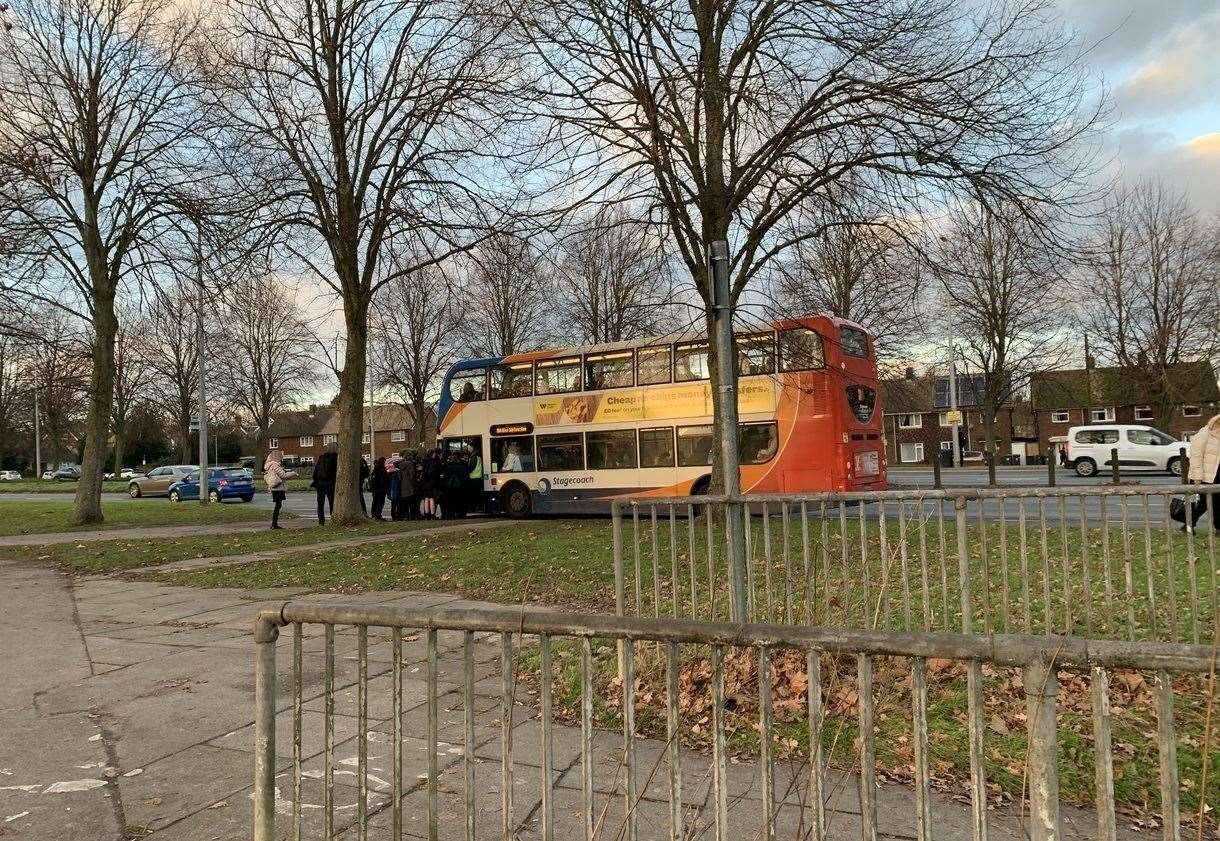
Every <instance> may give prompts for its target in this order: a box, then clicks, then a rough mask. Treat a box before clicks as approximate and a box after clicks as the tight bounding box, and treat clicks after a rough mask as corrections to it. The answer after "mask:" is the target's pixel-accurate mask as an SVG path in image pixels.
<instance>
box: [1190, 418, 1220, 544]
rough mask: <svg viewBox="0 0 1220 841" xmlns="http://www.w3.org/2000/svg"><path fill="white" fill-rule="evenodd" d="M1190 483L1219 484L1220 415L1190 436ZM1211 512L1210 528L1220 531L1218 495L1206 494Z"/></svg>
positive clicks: (1219, 498)
mask: <svg viewBox="0 0 1220 841" xmlns="http://www.w3.org/2000/svg"><path fill="white" fill-rule="evenodd" d="M1188 478H1189V480H1190V481H1191V482H1192V483H1196V484H1200V485H1208V484H1220V415H1216V416H1215V417H1213V418H1212V419H1211V420H1209V421H1208V422H1207V423H1206V424H1204V426H1203V428H1202V429H1200V430H1199V431H1198V432H1196V433H1195V434H1194V435H1192V436H1190V473H1189V474H1188ZM1206 496H1207V497H1208V500H1207V507H1208V508H1209V509H1211V512H1212V528H1214V529H1216V530H1217V531H1220V494H1207V495H1206Z"/></svg>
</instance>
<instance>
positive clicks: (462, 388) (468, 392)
mask: <svg viewBox="0 0 1220 841" xmlns="http://www.w3.org/2000/svg"><path fill="white" fill-rule="evenodd" d="M486 383H487V371H486V370H485V369H483V368H479V369H478V370H476V371H460V372H458V373H456V374H454V375H453V376H452V377H451V378H450V379H449V398H450V399H451V400H453V401H455V402H457V403H473V402H474V401H476V400H483V399H484V398H485V396H486V395H485V393H484V391H485V388H486Z"/></svg>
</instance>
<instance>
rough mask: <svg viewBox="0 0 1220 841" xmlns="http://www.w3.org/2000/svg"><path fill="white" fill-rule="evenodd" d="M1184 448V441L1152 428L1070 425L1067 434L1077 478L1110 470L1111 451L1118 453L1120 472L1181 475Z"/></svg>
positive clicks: (1122, 425) (1070, 456)
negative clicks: (1162, 471)
mask: <svg viewBox="0 0 1220 841" xmlns="http://www.w3.org/2000/svg"><path fill="white" fill-rule="evenodd" d="M1185 446H1186V444H1185V442H1183V441H1179V440H1178V439H1177V438H1174V437H1173V436H1172V435H1168V434H1166V433H1164V432H1161V431H1160V430H1159V429H1156V428H1154V427H1151V426H1134V425H1130V424H1106V425H1104V426H1103V425H1097V426H1073V427H1072V428H1071V429H1069V430H1068V434H1067V458H1068V464H1070V465H1071V466H1072V469H1074V470H1075V471H1076V475H1077V476H1093V475H1095V474H1096V473H1097V472H1098V471H1099V470H1101V469H1102V468H1106V469H1110V467H1111V461H1112V456H1113V454H1112V451H1113V450H1118V467H1119V469H1120V470H1164V471H1165V472H1166V473H1169V474H1170V475H1172V476H1181V475H1182V449H1183V448H1184V447H1185Z"/></svg>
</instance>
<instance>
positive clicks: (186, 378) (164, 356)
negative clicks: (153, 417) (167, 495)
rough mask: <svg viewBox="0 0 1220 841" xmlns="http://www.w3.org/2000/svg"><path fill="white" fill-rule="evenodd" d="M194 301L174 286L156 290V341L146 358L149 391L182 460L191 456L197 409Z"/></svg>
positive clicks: (187, 461)
mask: <svg viewBox="0 0 1220 841" xmlns="http://www.w3.org/2000/svg"><path fill="white" fill-rule="evenodd" d="M196 306H197V301H196V300H195V298H194V296H193V295H192V294H191V292H189V291H188V290H186V289H184V288H182V287H180V286H179V287H177V288H173V289H166V290H163V291H161V292H159V293H158V294H157V296H156V298H155V300H154V301H153V303H152V306H151V321H152V330H151V331H150V336H151V337H152V338H153V340H154V341H155V345H154V346H152V347H150V348H149V355H148V359H149V361H150V362H151V364H152V367H153V370H154V371H155V374H156V375H155V377H154V378H153V381H152V391H153V393H154V394H156V395H157V398H158V400H157V402H158V404H159V405H160V407H161V410H162V412H163V413H164V415H165V418H166V420H167V422H168V423H169V427H170V429H172V430H173V431H174V440H173V443H174V445H175V446H176V447H177V450H178V452H179V454H180V458H181V459H182V461H183V463H184V464H190V463H191V462H192V458H191V418H192V417H194V415H195V412H196V401H197V388H198V385H199V344H198V341H197V335H196V331H195V312H196Z"/></svg>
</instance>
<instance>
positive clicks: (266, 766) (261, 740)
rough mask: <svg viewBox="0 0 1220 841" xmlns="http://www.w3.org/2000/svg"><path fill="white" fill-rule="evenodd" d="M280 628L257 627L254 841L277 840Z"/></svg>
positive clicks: (269, 624) (264, 623)
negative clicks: (277, 656)
mask: <svg viewBox="0 0 1220 841" xmlns="http://www.w3.org/2000/svg"><path fill="white" fill-rule="evenodd" d="M279 635H280V629H279V627H278V626H276V625H275V623H273V622H270V621H267V620H265V619H262V618H260V619H259V620H258V622H257V623H256V624H255V626H254V643H255V645H254V657H255V660H254V841H273V839H274V838H275V641H276V640H277V639H278V638H279Z"/></svg>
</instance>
